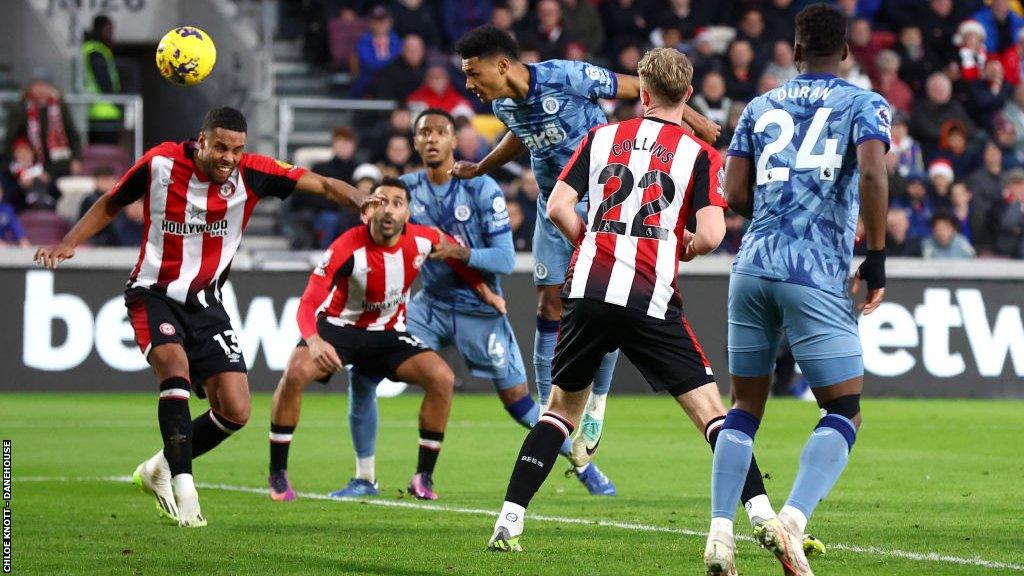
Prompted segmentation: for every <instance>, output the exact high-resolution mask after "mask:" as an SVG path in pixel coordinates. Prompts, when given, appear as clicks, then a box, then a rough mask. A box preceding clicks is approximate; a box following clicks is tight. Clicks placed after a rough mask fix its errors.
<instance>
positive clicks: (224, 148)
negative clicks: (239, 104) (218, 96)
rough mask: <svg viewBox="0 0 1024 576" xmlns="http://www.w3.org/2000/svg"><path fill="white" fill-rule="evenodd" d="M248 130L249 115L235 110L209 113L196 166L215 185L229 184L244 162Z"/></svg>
mask: <svg viewBox="0 0 1024 576" xmlns="http://www.w3.org/2000/svg"><path fill="white" fill-rule="evenodd" d="M246 130H247V127H246V124H245V115H244V114H242V113H241V112H239V111H238V110H235V109H234V108H229V107H227V106H225V107H223V108H214V109H213V110H210V111H209V112H207V113H206V118H203V129H202V131H201V132H200V133H199V149H198V150H196V167H198V168H199V170H201V171H202V172H203V174H205V175H206V176H207V177H208V178H209V179H210V180H212V181H213V182H216V183H217V184H223V183H224V182H226V181H227V179H228V178H229V177H230V176H231V173H232V172H234V171H235V168H238V163H239V162H240V161H241V160H242V152H244V151H245V132H246Z"/></svg>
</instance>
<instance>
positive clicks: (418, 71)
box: [374, 34, 427, 102]
mask: <svg viewBox="0 0 1024 576" xmlns="http://www.w3.org/2000/svg"><path fill="white" fill-rule="evenodd" d="M426 54H427V53H426V47H425V46H424V45H423V39H422V38H420V37H419V36H417V35H416V34H409V35H408V36H406V37H405V38H403V39H402V54H401V55H400V56H399V57H398V58H397V59H396V60H395V61H394V62H392V63H390V64H388V66H387V68H385V69H384V70H383V71H382V72H381V73H380V76H378V77H377V88H376V89H375V90H374V92H375V93H376V96H377V98H380V99H382V100H397V101H399V102H401V101H403V100H405V99H406V98H408V97H409V94H412V92H413V91H414V90H416V88H417V87H419V85H420V84H422V83H423V78H424V77H425V76H426V73H427V65H426V61H425V58H426Z"/></svg>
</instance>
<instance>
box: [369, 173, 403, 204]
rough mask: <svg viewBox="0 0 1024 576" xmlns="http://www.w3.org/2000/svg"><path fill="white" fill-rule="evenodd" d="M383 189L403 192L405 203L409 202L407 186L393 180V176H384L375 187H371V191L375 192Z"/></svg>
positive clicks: (395, 179)
mask: <svg viewBox="0 0 1024 576" xmlns="http://www.w3.org/2000/svg"><path fill="white" fill-rule="evenodd" d="M384 187H388V188H398V189H400V190H402V191H403V192H405V201H406V202H408V201H409V200H410V198H409V186H407V185H406V184H405V182H402V181H401V180H399V179H398V178H395V177H393V176H385V177H384V179H383V180H381V181H380V182H379V183H378V184H377V185H376V186H374V187H373V191H374V192H376V191H378V190H380V189H381V188H384Z"/></svg>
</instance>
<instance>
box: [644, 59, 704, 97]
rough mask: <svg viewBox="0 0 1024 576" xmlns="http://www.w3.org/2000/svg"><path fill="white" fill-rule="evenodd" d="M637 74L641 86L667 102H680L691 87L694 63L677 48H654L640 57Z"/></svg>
mask: <svg viewBox="0 0 1024 576" xmlns="http://www.w3.org/2000/svg"><path fill="white" fill-rule="evenodd" d="M637 74H638V75H639V76H640V86H641V87H643V88H645V89H646V90H647V91H649V92H651V93H652V94H654V95H656V96H658V97H660V98H661V99H664V100H665V101H666V102H665V103H666V104H678V103H680V102H682V101H683V99H684V98H686V93H687V91H689V89H690V83H691V82H692V81H693V64H691V63H690V59H689V58H687V57H686V55H685V54H683V53H682V52H680V51H678V50H676V49H675V48H654V49H652V50H648V51H647V53H646V54H644V57H643V58H641V59H640V64H638V65H637Z"/></svg>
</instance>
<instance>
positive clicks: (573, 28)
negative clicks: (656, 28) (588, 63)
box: [562, 0, 678, 54]
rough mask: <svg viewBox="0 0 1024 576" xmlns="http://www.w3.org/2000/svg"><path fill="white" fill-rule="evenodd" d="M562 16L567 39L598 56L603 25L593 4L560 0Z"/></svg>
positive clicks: (573, 0) (602, 44) (584, 1)
mask: <svg viewBox="0 0 1024 576" xmlns="http://www.w3.org/2000/svg"><path fill="white" fill-rule="evenodd" d="M677 1H678V0H677ZM562 15H563V22H564V24H565V28H566V30H567V31H568V32H569V37H570V38H572V39H573V40H575V41H577V42H580V43H582V44H583V46H584V47H585V48H586V49H587V53H588V54H600V53H601V48H602V47H603V46H604V23H603V22H601V14H600V13H599V12H598V11H597V8H596V7H594V4H593V3H591V2H590V1H589V0H562Z"/></svg>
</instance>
